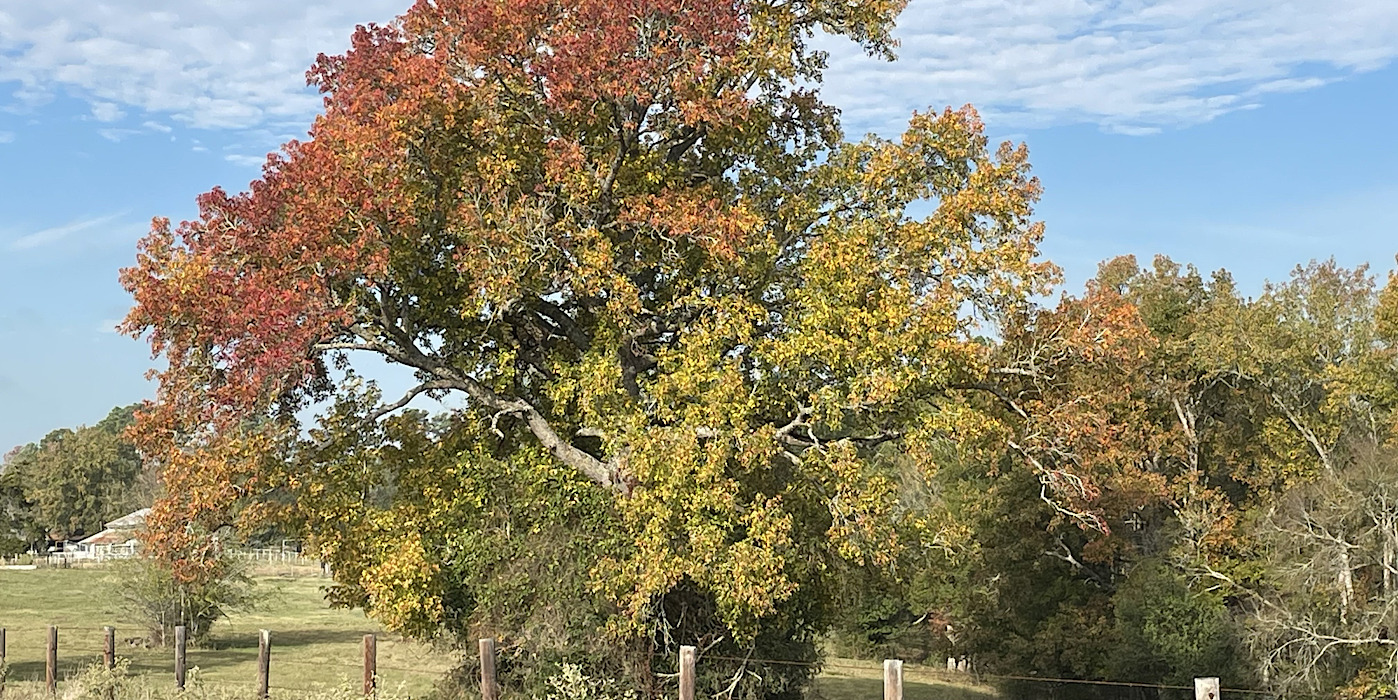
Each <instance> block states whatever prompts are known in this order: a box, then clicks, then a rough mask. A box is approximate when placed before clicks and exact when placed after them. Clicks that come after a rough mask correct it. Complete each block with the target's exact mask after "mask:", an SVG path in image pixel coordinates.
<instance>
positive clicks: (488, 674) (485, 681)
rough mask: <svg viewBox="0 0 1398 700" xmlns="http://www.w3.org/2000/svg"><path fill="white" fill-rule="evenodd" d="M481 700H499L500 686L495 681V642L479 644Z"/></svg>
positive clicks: (489, 639)
mask: <svg viewBox="0 0 1398 700" xmlns="http://www.w3.org/2000/svg"><path fill="white" fill-rule="evenodd" d="M480 644H481V700H500V684H499V683H497V682H496V681H495V640H494V639H491V638H489V637H486V638H485V639H482V640H481V642H480Z"/></svg>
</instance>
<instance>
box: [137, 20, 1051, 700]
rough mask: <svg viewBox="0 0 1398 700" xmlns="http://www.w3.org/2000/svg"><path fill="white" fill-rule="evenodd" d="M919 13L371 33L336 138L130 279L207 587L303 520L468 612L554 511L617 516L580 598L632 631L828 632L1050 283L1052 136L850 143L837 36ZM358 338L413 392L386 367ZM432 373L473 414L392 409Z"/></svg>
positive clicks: (961, 130)
mask: <svg viewBox="0 0 1398 700" xmlns="http://www.w3.org/2000/svg"><path fill="white" fill-rule="evenodd" d="M901 4H902V3H901V2H899V1H898V0H859V1H857V2H846V1H844V0H839V1H836V0H793V1H783V2H770V1H767V0H717V1H714V2H699V3H695V2H685V1H683V0H624V1H621V2H618V1H616V0H438V1H436V2H425V1H424V2H419V3H417V4H416V5H414V6H413V7H412V8H411V9H410V10H408V11H407V13H406V14H404V15H403V16H402V17H400V18H399V19H398V20H396V21H395V22H393V23H392V24H390V25H388V26H383V27H365V28H361V29H359V30H358V31H357V32H356V33H355V35H354V39H353V46H352V48H351V49H350V50H349V52H347V53H346V54H344V55H342V56H324V57H322V58H320V59H319V60H318V61H317V63H316V65H315V66H314V67H313V68H312V69H311V71H310V74H309V75H310V78H311V80H312V81H313V82H314V83H315V84H316V85H317V86H319V87H320V89H321V90H322V92H323V93H324V95H325V109H324V112H323V113H322V114H321V115H320V116H318V117H317V118H316V120H315V123H314V125H313V126H312V128H311V131H310V137H309V138H308V139H307V140H306V141H300V142H292V143H288V144H287V145H286V146H285V147H284V148H283V149H282V151H281V152H280V153H278V154H275V155H273V156H271V157H269V159H268V162H267V165H266V167H265V168H264V172H263V175H262V177H261V178H260V179H258V180H257V181H255V182H253V183H252V185H251V187H250V189H249V190H248V191H247V192H244V193H242V194H237V195H232V194H228V193H226V192H225V191H223V190H222V189H214V190H212V191H210V192H208V193H207V194H204V195H202V196H201V197H200V198H199V208H200V214H199V216H198V218H196V219H194V220H192V221H187V222H184V223H182V224H180V225H179V226H177V227H171V226H170V225H169V223H168V222H167V221H164V220H157V221H156V222H155V224H154V226H153V229H152V231H151V233H150V235H149V236H148V237H147V238H146V239H145V240H144V241H142V243H141V244H140V252H139V256H138V260H137V263H136V265H135V266H134V267H132V268H130V269H128V270H126V271H124V273H123V282H124V284H125V285H126V287H127V289H129V290H130V291H131V293H132V294H133V296H134V297H135V300H136V305H135V308H134V309H133V310H132V311H131V313H130V315H129V316H128V318H127V320H126V324H125V329H126V331H127V332H129V333H131V334H133V335H143V336H148V337H149V339H150V342H151V346H152V348H153V351H154V352H155V353H156V354H158V355H163V356H164V357H165V358H166V359H167V360H168V361H169V367H168V369H167V370H165V371H163V372H160V373H159V376H160V390H159V397H158V400H157V401H156V402H155V403H154V404H153V405H152V406H151V407H150V408H149V410H147V411H146V412H145V413H144V414H143V415H142V418H141V424H140V433H141V435H142V447H143V449H144V450H145V451H146V453H147V454H148V455H151V456H152V457H155V458H158V459H160V460H161V461H162V462H163V463H164V464H165V481H166V485H167V494H166V497H165V498H164V499H163V501H162V502H161V503H160V504H159V505H158V506H157V508H156V512H155V514H154V517H153V522H154V523H155V525H156V527H157V529H158V532H157V533H156V535H155V538H154V540H153V543H154V545H155V547H156V551H158V552H162V553H164V554H165V555H166V556H168V557H169V558H170V560H171V561H172V562H174V564H173V565H175V566H176V567H177V568H179V569H180V570H181V571H182V572H183V575H186V576H197V575H198V562H200V561H201V560H202V559H201V554H202V553H207V551H208V550H207V547H208V535H209V534H210V533H211V532H212V531H213V530H214V529H216V528H218V527H220V526H222V525H225V524H227V523H229V522H231V518H233V516H234V515H235V513H234V511H235V509H236V508H240V507H242V506H244V505H249V504H254V505H257V506H258V508H254V509H252V511H253V512H268V511H269V510H278V509H280V510H279V512H282V513H283V514H285V513H288V512H294V515H293V516H292V517H293V518H299V521H298V522H301V523H302V524H304V525H306V526H307V527H308V528H310V529H311V535H312V536H313V537H314V538H316V539H317V541H318V543H319V544H320V546H321V547H322V549H323V551H324V552H326V553H327V555H328V556H331V557H332V558H335V559H336V563H337V564H338V565H340V566H339V569H340V571H341V579H340V583H341V584H342V585H343V586H344V589H343V590H342V591H341V593H342V594H343V595H344V597H345V600H347V601H349V602H354V603H357V604H362V605H364V606H366V607H367V608H368V609H369V610H370V611H371V612H376V613H377V614H380V615H381V616H383V617H385V618H386V619H388V620H389V621H390V622H391V623H393V624H396V625H397V626H399V627H400V628H402V629H405V630H409V631H414V632H417V633H420V634H431V633H432V631H433V630H440V629H442V628H451V627H453V626H455V627H456V628H457V629H458V630H459V631H461V632H463V633H464V632H465V631H466V630H469V629H477V628H480V627H482V626H488V625H489V624H491V622H490V621H489V620H484V619H482V615H483V613H482V611H485V610H489V609H491V608H490V607H489V606H488V605H487V602H488V601H486V600H485V598H483V597H482V596H483V595H484V593H482V590H484V589H482V588H479V587H477V588H471V587H470V586H466V585H465V584H463V583H462V581H463V580H464V579H465V578H469V576H468V574H467V573H463V572H465V571H466V570H467V569H469V568H470V567H469V566H465V565H463V561H473V562H477V563H480V562H483V561H484V559H481V557H484V556H485V554H483V549H482V547H480V546H476V545H479V544H480V543H479V542H477V543H476V545H472V546H467V545H466V544H463V543H462V542H461V541H460V537H462V536H463V535H461V533H462V532H463V531H464V530H468V529H472V528H475V529H479V530H481V531H486V532H500V533H506V534H504V535H501V536H502V537H523V536H525V535H522V534H520V533H521V531H527V532H528V533H541V532H545V531H550V532H559V530H558V528H559V527H562V530H561V532H562V534H561V535H560V537H561V538H562V539H563V540H565V541H566V540H567V539H568V536H569V535H577V536H581V534H582V533H596V539H595V541H594V546H593V548H592V549H591V550H590V551H591V554H590V555H588V557H584V562H585V566H584V568H585V571H584V572H582V573H581V574H580V575H581V576H583V577H584V578H586V580H587V585H586V586H583V587H581V588H579V589H578V591H579V593H578V594H579V595H594V596H597V597H598V598H599V599H600V600H602V601H604V603H605V604H603V605H602V608H603V609H604V610H603V614H602V617H603V618H605V620H606V623H605V625H604V626H605V627H606V629H608V630H610V631H611V632H613V633H614V634H618V635H621V636H622V637H625V638H628V639H651V640H653V641H654V640H661V642H664V643H668V642H669V641H670V640H671V639H672V637H673V636H674V635H671V636H666V635H668V634H669V633H668V632H666V631H665V630H675V631H676V634H677V635H679V636H684V635H690V639H689V640H688V641H695V639H699V638H701V637H703V639H707V640H709V641H714V642H715V643H717V642H716V640H724V643H725V644H730V645H736V649H737V650H739V651H741V650H742V649H743V648H746V649H747V650H748V651H749V652H750V651H751V650H752V648H753V645H754V644H756V643H757V641H756V640H758V639H759V638H762V634H763V630H770V629H773V625H776V626H777V627H780V628H781V629H783V630H786V634H785V637H786V638H787V639H796V638H804V639H809V633H810V632H811V631H812V630H818V629H819V627H820V626H821V625H822V624H824V623H823V622H822V620H824V619H825V618H824V617H823V616H822V615H823V613H821V612H820V610H819V608H820V606H819V604H818V600H819V597H820V595H821V593H820V592H821V591H822V590H823V586H825V583H823V582H825V581H827V579H828V577H829V576H830V575H831V571H832V570H833V569H834V568H835V567H838V566H840V565H841V562H856V563H864V562H870V563H880V562H887V561H891V558H890V557H889V554H888V552H889V551H890V548H891V547H893V546H896V543H897V542H896V540H897V538H898V532H899V527H898V526H899V522H898V520H899V509H898V503H897V495H896V493H895V492H894V489H893V488H892V486H891V484H892V482H891V477H890V473H889V470H890V467H889V459H887V458H888V456H889V455H890V454H893V453H897V454H898V455H900V460H901V461H903V462H906V461H907V460H911V462H912V463H913V464H916V465H919V466H920V467H921V468H930V467H931V464H930V463H931V460H932V458H931V457H930V455H932V454H935V453H936V449H935V446H936V445H938V444H939V443H944V442H947V441H950V440H954V439H956V436H958V435H962V434H966V433H975V432H977V431H980V430H982V429H983V428H984V427H985V424H986V421H987V420H988V419H987V418H985V417H984V416H983V415H982V414H980V413H978V412H977V411H975V410H973V409H972V401H971V400H969V399H968V398H967V396H966V395H965V392H973V393H974V392H977V391H978V389H977V388H976V387H977V384H978V381H979V380H980V379H981V378H982V377H983V376H984V375H985V367H984V363H985V362H986V361H987V358H988V352H987V349H986V348H987V344H986V343H985V342H984V341H983V340H981V339H979V338H978V336H979V335H981V334H982V333H983V332H984V331H983V330H982V329H981V328H980V327H979V326H978V324H977V320H978V319H984V318H988V317H992V316H996V315H999V314H1000V313H1002V312H1004V311H1005V310H1006V309H1009V308H1012V307H1015V306H1018V305H1021V304H1023V303H1024V301H1025V299H1027V298H1028V297H1029V296H1031V295H1032V294H1035V293H1039V292H1043V291H1045V290H1046V287H1047V284H1048V283H1049V282H1050V281H1051V278H1052V277H1053V276H1054V274H1055V272H1054V269H1053V268H1052V266H1051V265H1048V264H1047V263H1043V262H1038V261H1036V256H1037V244H1038V242H1039V240H1040V237H1041V233H1042V231H1041V227H1040V226H1039V225H1037V224H1034V223H1032V222H1031V220H1030V216H1031V210H1030V207H1031V204H1032V203H1033V202H1034V200H1035V199H1036V198H1037V196H1038V194H1039V185H1038V182H1037V181H1036V180H1035V179H1033V178H1032V177H1030V175H1029V174H1028V162H1027V155H1026V151H1025V150H1024V148H1023V147H1020V148H1013V147H1011V146H1009V145H1008V144H1007V145H1004V146H1001V147H1000V148H999V149H998V150H993V149H991V148H989V146H988V144H987V140H986V138H985V136H984V135H983V133H982V128H981V124H980V122H979V120H978V118H977V116H976V114H975V112H974V111H973V110H971V109H969V108H964V109H960V110H947V111H943V112H932V113H927V114H917V115H914V116H913V117H912V119H911V121H910V123H909V124H908V127H907V130H906V131H905V132H904V133H903V135H902V136H901V138H898V139H895V140H888V139H882V138H876V137H872V136H871V137H868V138H865V139H863V140H861V141H858V142H847V141H846V140H845V139H844V135H843V133H842V132H841V130H840V126H839V118H838V117H839V115H838V113H837V111H836V110H834V109H832V108H830V107H829V106H827V105H825V104H824V103H822V102H821V100H820V98H819V95H818V92H817V88H818V85H819V82H820V77H821V70H822V68H823V66H824V58H825V57H824V55H823V54H822V53H820V52H819V51H816V50H814V49H812V48H811V45H810V44H811V41H812V38H813V36H814V35H815V34H816V33H818V32H823V33H828V34H833V35H837V36H844V37H847V38H849V39H852V40H854V41H856V42H858V43H859V44H860V45H861V46H863V47H864V48H865V49H867V50H868V51H870V52H871V53H875V54H882V55H888V56H891V53H890V51H891V48H892V46H893V42H892V41H891V39H890V35H889V32H890V29H891V27H892V23H893V21H894V19H895V16H896V14H897V12H898V10H899V9H900V8H901ZM359 355H370V356H376V357H377V358H380V359H382V360H384V361H386V362H388V363H392V364H395V365H399V366H402V367H405V368H408V369H410V370H411V371H412V373H413V375H414V377H415V380H416V381H415V385H414V386H413V387H412V388H411V390H409V391H408V392H407V393H406V394H405V395H402V396H401V397H400V396H393V397H389V398H387V399H384V400H379V399H378V397H377V394H376V393H375V392H374V391H368V392H362V393H361V392H359V391H358V390H357V389H356V387H357V386H359V385H358V384H357V380H356V379H355V378H353V377H350V378H348V379H346V377H345V374H344V373H345V371H347V368H348V367H350V366H353V365H355V364H356V363H357V360H356V359H355V358H356V357H357V356H359ZM424 394H425V395H428V396H433V397H439V398H440V397H444V396H447V395H456V396H458V397H460V398H461V400H462V401H463V402H464V406H465V408H462V409H460V410H459V411H458V412H457V415H455V416H454V417H452V418H450V419H448V420H446V421H444V422H439V424H436V425H432V424H429V422H427V421H424V420H423V419H421V418H420V417H418V416H416V415H415V414H412V413H408V414H406V415H404V414H403V411H402V409H404V407H405V406H406V405H407V404H408V402H409V401H410V400H412V399H413V398H414V397H416V396H419V395H424ZM331 400H333V401H335V402H336V406H337V407H336V408H335V409H333V410H331V411H329V415H328V417H327V418H326V419H325V420H324V421H322V422H321V424H320V425H319V427H318V428H316V429H314V430H311V431H310V432H305V431H302V430H300V429H299V427H298V425H297V422H296V420H297V419H296V416H297V415H298V412H300V411H302V409H304V408H306V407H307V406H311V405H321V406H323V405H325V404H324V402H326V401H331ZM541 489H542V490H541ZM501 493H513V494H515V495H516V496H517V497H518V498H519V499H523V500H521V501H519V502H518V503H514V504H513V506H512V505H511V504H510V503H509V502H497V501H498V498H496V497H498V496H499V494H501ZM560 497H561V500H560ZM493 499H495V500H493ZM531 499H532V500H531ZM468 501H469V503H468ZM289 503H290V504H292V505H293V506H294V507H291V508H285V507H283V506H286V505H287V504H289ZM579 504H584V505H586V506H587V508H586V509H587V510H588V513H591V515H589V514H587V513H584V514H579V513H577V512H575V511H576V510H577V508H578V507H579ZM550 508H553V509H555V510H550ZM549 513H554V514H556V515H557V518H555V519H554V520H552V521H549V522H550V523H552V524H551V525H550V524H549V523H545V522H543V521H544V520H547V519H548V517H550V516H549V515H548V514H549ZM598 513H601V515H597V514H598ZM473 519H474V520H473ZM526 521H527V522H528V523H529V526H528V527H524V528H521V527H520V525H521V524H522V523H525V522H526ZM551 527H552V528H553V529H552V530H550V528H551ZM531 536H532V535H531ZM530 542H531V543H532V544H530V545H529V546H530V547H532V549H533V553H534V554H538V552H539V551H541V549H542V548H544V547H543V545H542V544H540V541H537V540H530ZM473 547H474V548H473ZM555 554H556V553H555ZM540 556H542V555H540ZM550 556H553V555H550ZM473 557H474V558H473ZM589 557H590V558H589ZM546 571H554V572H555V573H547V572H546ZM546 571H541V570H531V571H525V572H524V573H523V574H522V575H524V576H525V577H526V578H528V577H533V578H534V579H539V578H546V577H549V576H556V575H557V573H556V571H557V569H548V570H546ZM492 590H493V589H492ZM679 599H683V600H685V601H690V602H689V603H685V605H684V606H681V607H682V608H683V609H684V610H702V611H706V612H704V615H706V616H707V618H706V619H710V620H711V624H709V625H708V626H706V627H703V630H702V631H699V630H698V628H694V629H691V628H689V627H685V626H684V625H683V624H680V623H679V622H676V620H675V619H674V618H673V615H676V614H679V613H677V612H676V610H678V609H676V608H674V607H673V606H672V604H674V603H675V601H677V600H679ZM798 601H804V602H800V603H799V605H798ZM608 606H610V607H608ZM667 606H668V607H667ZM793 606H795V607H793ZM506 607H508V606H506ZM798 608H799V610H798ZM793 610H796V612H793ZM501 614H504V613H501ZM694 614H695V615H697V614H698V613H694ZM681 616H682V615H681ZM688 619H692V617H691V618H688ZM659 620H664V621H667V622H666V624H671V623H673V624H671V627H664V625H662V624H661V623H660V622H658V621H659ZM494 624H496V625H497V626H498V625H501V624H502V623H501V622H500V621H499V620H496V621H495V622H494ZM473 625H474V626H475V627H472V626H473ZM662 627H664V629H661V628H662ZM505 631H506V632H509V631H510V630H505ZM515 631H518V630H515ZM704 635H708V637H704ZM801 635H806V636H805V637H802V636H801ZM681 641H684V640H681ZM701 641H702V640H701ZM646 651H647V653H648V651H649V649H647V650H646ZM647 658H648V657H647ZM742 677H743V674H742V673H738V674H736V675H735V676H734V683H737V681H738V679H740V678H742Z"/></svg>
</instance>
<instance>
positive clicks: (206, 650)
mask: <svg viewBox="0 0 1398 700" xmlns="http://www.w3.org/2000/svg"><path fill="white" fill-rule="evenodd" d="M288 573H289V572H288ZM299 573H306V572H299ZM108 576H109V574H108V573H107V572H106V571H104V570H101V569H37V570H33V571H14V570H0V627H4V628H6V631H7V638H8V644H7V647H8V655H7V663H8V667H9V670H8V681H9V683H8V685H9V688H8V691H7V692H6V695H5V700H27V699H28V698H30V697H42V696H43V695H44V693H43V686H42V682H43V678H44V642H45V637H46V634H47V630H48V626H49V625H56V626H58V629H59V633H58V650H59V651H58V660H59V678H60V686H59V695H60V697H62V696H64V694H65V684H66V683H67V679H70V678H73V677H75V676H77V675H78V674H79V673H80V672H81V671H82V670H83V669H84V668H86V667H88V666H91V665H92V664H95V663H97V662H99V661H100V660H101V654H102V638H103V637H102V635H103V633H102V627H103V626H104V625H111V626H113V627H115V628H116V638H117V655H118V657H121V658H126V659H129V661H130V670H131V673H132V674H134V675H138V676H143V679H142V683H141V685H142V686H143V687H144V688H147V689H150V690H153V691H157V692H155V693H154V694H145V695H147V696H148V697H152V698H154V697H170V696H173V692H171V693H168V694H167V693H164V692H158V691H160V689H162V688H167V687H168V689H169V690H171V691H173V686H174V652H173V650H171V649H162V648H155V649H148V648H146V647H145V646H144V645H143V644H142V641H143V639H144V636H145V630H144V629H142V628H141V627H139V626H138V625H136V624H134V621H133V620H130V619H127V618H125V617H123V614H122V612H121V611H120V609H119V608H118V606H117V604H116V603H115V601H114V598H113V596H112V595H111V594H110V593H109V592H108V590H107V586H108ZM259 582H260V583H261V584H262V585H263V586H264V587H265V588H266V589H267V590H269V591H270V596H269V599H268V601H267V602H266V603H265V604H264V605H263V606H262V607H261V608H260V609H258V610H257V611H255V612H249V613H242V614H238V615H235V616H234V617H232V618H231V619H229V620H225V621H222V622H220V623H218V625H217V626H216V627H215V629H214V632H213V634H212V636H211V638H210V639H209V641H208V643H207V644H206V645H205V646H204V647H198V648H196V647H191V648H190V649H189V651H188V665H189V666H190V668H191V669H196V668H197V671H192V673H191V676H192V677H193V678H196V679H198V681H197V682H198V683H199V684H200V685H201V688H200V689H197V690H194V689H192V690H191V692H190V693H187V694H186V696H187V697H191V700H196V699H197V698H198V697H200V696H203V697H206V698H211V699H212V698H233V697H251V696H252V695H253V690H254V687H255V684H256V678H257V638H258V630H262V629H266V630H270V631H271V638H272V664H271V680H270V686H271V695H272V696H273V698H276V697H278V696H280V697H298V698H310V697H316V698H326V697H346V698H347V697H353V692H352V691H354V690H356V689H358V688H359V687H360V683H361V678H362V670H361V668H362V667H361V665H360V664H361V651H360V645H361V641H362V640H363V637H364V635H365V634H368V633H371V632H372V633H375V634H377V635H378V670H379V679H380V681H379V682H380V686H379V687H380V688H381V689H383V690H384V691H385V693H384V695H385V696H388V697H394V698H411V697H423V696H425V695H427V694H428V693H429V692H430V691H431V690H432V688H433V685H434V681H436V679H437V678H439V677H440V676H441V675H442V674H443V673H444V672H445V671H447V670H448V669H450V668H452V667H453V666H456V665H457V662H458V660H459V659H460V654H461V653H464V652H449V651H445V650H442V649H435V648H433V647H431V646H428V645H424V644H420V643H416V642H411V641H408V640H405V639H403V638H401V637H397V636H395V635H391V634H387V633H385V632H384V631H383V628H382V627H380V626H379V625H378V624H377V623H375V622H374V621H373V620H370V619H368V618H366V617H365V616H364V614H363V613H361V612H359V611H357V610H342V609H334V608H331V607H330V606H329V605H327V604H326V603H325V600H324V598H323V595H322V587H323V586H325V585H326V584H327V583H328V580H327V579H323V578H319V577H317V576H306V575H300V576H289V575H285V576H263V577H260V578H259ZM881 674H882V671H881V668H880V665H879V663H878V662H875V661H854V660H850V659H831V660H830V661H829V663H828V665H827V667H826V670H825V672H824V674H823V675H822V676H821V677H820V678H819V679H818V681H817V682H816V685H815V687H814V688H813V693H812V694H813V695H814V696H815V698H816V700H881V699H882V697H883V685H882V675H881ZM72 690H76V688H73V689H72ZM904 697H905V699H906V700H991V699H992V698H994V697H995V694H994V691H993V690H991V689H989V688H986V687H984V686H975V685H972V684H970V683H968V682H960V681H958V680H957V679H956V678H955V677H954V676H949V675H947V674H940V673H936V672H933V671H931V670H919V669H917V668H915V667H909V668H908V670H907V673H906V674H905V682H904Z"/></svg>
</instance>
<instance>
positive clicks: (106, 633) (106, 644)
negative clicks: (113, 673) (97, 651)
mask: <svg viewBox="0 0 1398 700" xmlns="http://www.w3.org/2000/svg"><path fill="white" fill-rule="evenodd" d="M102 635H103V639H102V665H103V666H104V667H106V669H107V670H108V671H110V670H112V668H114V667H115V666H116V628H115V627H103V628H102Z"/></svg>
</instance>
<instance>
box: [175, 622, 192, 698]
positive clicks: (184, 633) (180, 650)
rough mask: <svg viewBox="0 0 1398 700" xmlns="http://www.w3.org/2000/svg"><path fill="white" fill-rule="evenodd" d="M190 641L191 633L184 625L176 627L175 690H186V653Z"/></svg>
mask: <svg viewBox="0 0 1398 700" xmlns="http://www.w3.org/2000/svg"><path fill="white" fill-rule="evenodd" d="M188 641H189V631H188V630H187V629H186V628H185V626H184V625H176V626H175V688H177V689H179V690H184V669H185V665H184V660H185V656H184V652H185V644H186V643H187V642H188Z"/></svg>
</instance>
